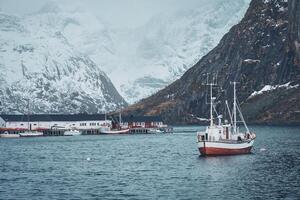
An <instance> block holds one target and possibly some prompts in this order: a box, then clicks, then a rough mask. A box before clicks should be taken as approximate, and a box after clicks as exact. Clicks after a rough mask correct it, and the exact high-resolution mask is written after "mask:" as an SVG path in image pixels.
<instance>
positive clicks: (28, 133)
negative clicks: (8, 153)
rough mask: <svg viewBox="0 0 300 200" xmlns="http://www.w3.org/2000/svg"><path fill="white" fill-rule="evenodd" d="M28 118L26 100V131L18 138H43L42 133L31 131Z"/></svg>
mask: <svg viewBox="0 0 300 200" xmlns="http://www.w3.org/2000/svg"><path fill="white" fill-rule="evenodd" d="M29 116H30V100H28V113H27V130H25V131H23V132H21V133H19V135H20V137H40V136H43V135H44V134H43V132H40V131H37V130H31V124H30V123H29Z"/></svg>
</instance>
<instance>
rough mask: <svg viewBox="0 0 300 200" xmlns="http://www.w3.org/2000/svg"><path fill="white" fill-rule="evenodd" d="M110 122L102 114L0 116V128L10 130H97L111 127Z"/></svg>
mask: <svg viewBox="0 0 300 200" xmlns="http://www.w3.org/2000/svg"><path fill="white" fill-rule="evenodd" d="M111 124H112V123H111V120H105V115H102V114H92V115H89V114H72V115H60V114H50V115H49V114H38V115H30V116H26V115H0V127H1V128H4V129H12V130H23V129H26V130H27V129H30V130H41V129H42V130H43V129H78V130H91V129H99V128H101V127H103V126H105V125H109V126H111Z"/></svg>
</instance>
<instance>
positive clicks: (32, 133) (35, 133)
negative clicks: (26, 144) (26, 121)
mask: <svg viewBox="0 0 300 200" xmlns="http://www.w3.org/2000/svg"><path fill="white" fill-rule="evenodd" d="M19 135H20V137H40V136H43V132H40V131H33V130H27V131H24V132H22V133H19Z"/></svg>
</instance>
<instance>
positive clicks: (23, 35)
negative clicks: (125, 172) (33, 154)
mask: <svg viewBox="0 0 300 200" xmlns="http://www.w3.org/2000/svg"><path fill="white" fill-rule="evenodd" d="M58 12H60V10H59V9H58V8H57V7H56V6H52V7H51V6H50V7H49V6H46V7H44V8H43V9H41V10H40V11H39V12H38V13H34V14H32V15H29V16H25V17H18V16H13V15H8V14H5V13H2V12H0V101H1V112H8V113H12V112H15V113H24V112H27V103H28V100H29V101H30V110H31V112H36V113H45V112H47V113H49V112H51V113H58V112H63V113H77V112H89V113H96V112H101V111H103V110H114V109H116V108H119V107H120V106H124V105H126V103H125V101H124V99H123V98H122V97H121V96H120V95H119V93H118V92H117V90H116V89H115V87H114V86H113V84H112V83H111V81H110V79H109V78H108V77H107V76H106V74H105V73H104V72H103V71H102V70H101V69H100V68H99V65H97V64H95V62H93V61H92V60H91V59H90V58H89V57H88V56H86V55H84V54H81V53H80V51H78V48H77V47H76V48H75V47H74V46H72V45H71V44H70V43H69V42H68V39H67V38H66V37H65V36H64V34H63V33H62V32H61V31H60V30H61V29H62V28H63V27H65V26H67V25H68V24H70V23H76V22H74V21H73V20H72V19H69V18H65V17H61V16H60V15H59V14H58ZM62 19H63V20H62Z"/></svg>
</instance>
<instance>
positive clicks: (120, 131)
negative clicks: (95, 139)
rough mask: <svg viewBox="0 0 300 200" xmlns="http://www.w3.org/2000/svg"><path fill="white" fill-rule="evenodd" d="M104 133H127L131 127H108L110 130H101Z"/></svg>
mask: <svg viewBox="0 0 300 200" xmlns="http://www.w3.org/2000/svg"><path fill="white" fill-rule="evenodd" d="M101 133H102V134H126V133H129V129H120V130H119V129H116V130H114V129H108V130H103V129H102V130H101Z"/></svg>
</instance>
